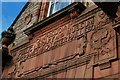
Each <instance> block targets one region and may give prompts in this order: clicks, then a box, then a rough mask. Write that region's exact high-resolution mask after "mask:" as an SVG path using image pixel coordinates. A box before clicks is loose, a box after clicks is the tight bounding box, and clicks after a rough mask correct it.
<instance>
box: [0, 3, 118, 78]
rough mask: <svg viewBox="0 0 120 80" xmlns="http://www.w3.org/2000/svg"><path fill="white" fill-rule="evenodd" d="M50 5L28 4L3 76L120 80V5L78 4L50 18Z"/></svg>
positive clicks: (16, 27) (15, 26)
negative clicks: (109, 79) (108, 79)
mask: <svg viewBox="0 0 120 80" xmlns="http://www.w3.org/2000/svg"><path fill="white" fill-rule="evenodd" d="M50 5H51V4H50V3H49V2H27V3H26V5H25V6H24V8H23V9H22V11H21V12H20V14H19V15H18V16H17V18H16V19H15V21H14V22H13V24H12V25H11V26H12V28H13V29H14V31H15V33H16V37H15V40H14V42H13V43H12V44H10V45H9V46H8V49H9V53H8V55H11V56H12V59H11V61H10V62H9V65H6V64H5V66H4V70H3V74H2V78H25V79H28V78H81V79H83V78H89V79H96V78H100V79H103V78H111V79H113V78H116V79H118V78H120V70H119V67H120V24H119V23H120V22H119V21H120V6H119V3H118V2H116V3H112V4H111V3H104V2H103V3H94V2H72V3H71V4H69V5H68V6H66V7H64V8H62V9H61V10H59V11H57V12H54V14H48V13H49V11H50V8H49V7H50ZM3 41H4V40H3ZM4 47H6V46H5V45H4V44H3V48H4ZM4 59H6V58H5V57H4Z"/></svg>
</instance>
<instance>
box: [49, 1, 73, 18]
mask: <svg viewBox="0 0 120 80" xmlns="http://www.w3.org/2000/svg"><path fill="white" fill-rule="evenodd" d="M71 3H72V0H52V1H50V5H49V9H48V14H47V16H49V15H51V14H53V13H55V12H57V11H59V10H60V9H62V8H64V7H66V6H67V5H69V4H71Z"/></svg>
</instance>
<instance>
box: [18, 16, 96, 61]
mask: <svg viewBox="0 0 120 80" xmlns="http://www.w3.org/2000/svg"><path fill="white" fill-rule="evenodd" d="M93 25H94V17H91V18H89V19H87V20H85V21H82V22H80V23H78V24H75V25H71V24H66V25H64V26H61V27H59V28H57V29H55V30H53V31H51V32H49V33H47V34H44V35H43V36H40V37H38V38H37V39H35V40H34V41H33V44H31V45H30V46H28V47H26V48H24V49H22V50H19V56H18V58H17V61H20V60H22V59H24V60H25V59H28V58H31V57H33V56H37V55H39V54H41V53H43V52H45V51H48V50H51V49H54V48H55V47H58V46H60V45H63V44H65V43H67V42H70V41H72V40H74V39H79V38H80V37H82V36H84V35H85V34H86V33H88V32H89V31H91V30H94V29H95V27H94V26H93Z"/></svg>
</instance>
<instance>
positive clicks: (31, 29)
mask: <svg viewBox="0 0 120 80" xmlns="http://www.w3.org/2000/svg"><path fill="white" fill-rule="evenodd" d="M85 8H86V7H85V6H84V5H83V4H82V3H80V2H77V3H76V2H74V3H72V4H71V5H68V6H67V7H65V8H63V9H61V10H60V11H58V12H56V13H54V14H52V15H51V16H49V17H46V18H45V19H43V20H42V21H40V22H38V23H36V24H34V25H32V26H31V27H29V28H27V29H26V30H24V33H25V34H27V35H30V34H32V33H34V32H36V31H38V30H39V29H41V28H43V27H45V26H47V25H49V24H51V23H53V22H54V21H56V20H58V19H60V18H62V17H64V16H66V15H67V14H70V13H71V11H75V10H77V9H79V10H80V11H83V10H84V9H85ZM71 9H72V10H71Z"/></svg>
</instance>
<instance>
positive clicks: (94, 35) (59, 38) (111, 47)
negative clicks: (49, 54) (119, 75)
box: [14, 11, 116, 77]
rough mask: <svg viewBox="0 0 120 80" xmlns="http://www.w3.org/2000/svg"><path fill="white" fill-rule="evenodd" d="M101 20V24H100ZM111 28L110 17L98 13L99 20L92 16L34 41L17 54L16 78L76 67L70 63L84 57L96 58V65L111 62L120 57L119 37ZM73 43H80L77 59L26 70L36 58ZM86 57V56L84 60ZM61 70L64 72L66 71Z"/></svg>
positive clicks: (68, 58) (71, 58) (66, 59)
mask: <svg viewBox="0 0 120 80" xmlns="http://www.w3.org/2000/svg"><path fill="white" fill-rule="evenodd" d="M97 19H98V20H99V21H97ZM95 20H96V21H95ZM110 27H111V23H110V20H109V18H108V16H106V15H105V14H104V13H103V12H102V11H100V12H98V13H97V18H96V16H91V17H88V18H86V19H84V20H82V21H81V20H76V22H73V23H68V24H65V25H62V26H60V27H58V28H56V29H54V30H52V31H50V32H48V33H45V34H43V35H40V36H37V37H36V38H35V39H33V41H32V42H31V43H29V45H28V46H26V47H24V48H22V49H20V50H18V51H16V56H15V58H14V63H15V65H16V67H15V70H17V71H14V72H15V73H14V74H15V75H16V76H17V77H21V76H23V75H28V74H31V73H33V72H35V71H38V70H39V71H40V70H43V71H44V69H46V68H49V67H52V66H55V67H56V66H57V67H61V65H59V64H61V63H64V64H66V62H65V61H67V62H68V63H70V64H69V65H70V66H71V65H72V64H71V62H69V61H70V60H71V61H72V60H75V59H76V58H79V59H80V57H83V56H87V55H92V56H93V55H95V56H94V64H95V65H96V64H101V63H104V62H105V61H106V60H107V61H109V60H111V59H113V58H115V54H116V52H115V48H116V45H115V44H116V42H115V33H114V30H113V29H112V28H110ZM73 40H76V41H77V42H78V50H77V53H75V55H71V56H68V57H65V58H62V59H58V60H57V61H54V62H51V63H47V64H44V65H43V64H42V65H40V66H37V67H36V66H34V67H33V66H32V68H30V69H26V66H27V65H25V64H27V62H28V63H29V61H31V60H34V58H35V56H38V55H40V54H41V53H44V52H46V51H49V50H52V49H55V48H57V47H59V46H61V45H63V44H66V43H68V42H71V41H73ZM71 43H72V42H71ZM82 54H85V55H83V56H82ZM86 54H87V55H86ZM78 55H79V57H78ZM32 57H34V58H32ZM38 57H39V56H38ZM29 58H31V59H29ZM86 61H87V60H86ZM74 63H75V62H74ZM94 64H93V65H94ZM46 66H47V67H46ZM61 69H64V68H63V67H62V68H61ZM56 71H57V70H56ZM46 73H47V72H46ZM42 74H43V75H44V74H45V73H44V72H43V73H42ZM42 74H41V76H42Z"/></svg>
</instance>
